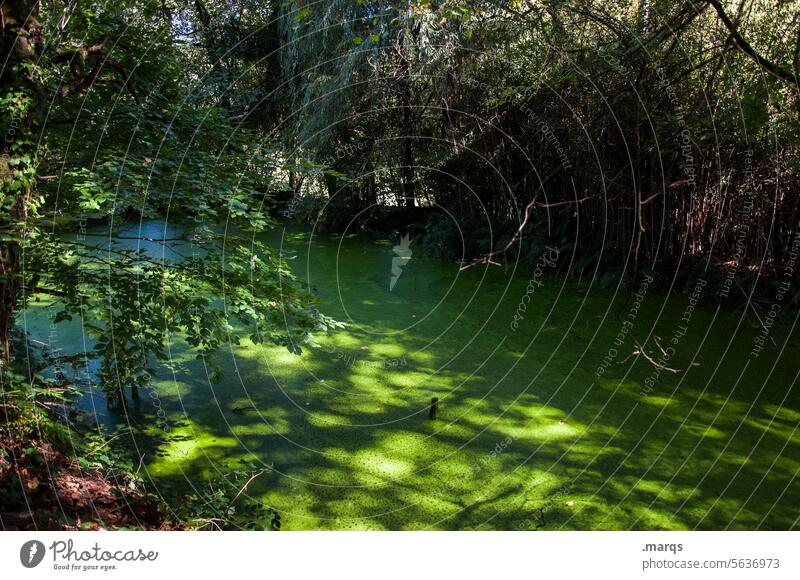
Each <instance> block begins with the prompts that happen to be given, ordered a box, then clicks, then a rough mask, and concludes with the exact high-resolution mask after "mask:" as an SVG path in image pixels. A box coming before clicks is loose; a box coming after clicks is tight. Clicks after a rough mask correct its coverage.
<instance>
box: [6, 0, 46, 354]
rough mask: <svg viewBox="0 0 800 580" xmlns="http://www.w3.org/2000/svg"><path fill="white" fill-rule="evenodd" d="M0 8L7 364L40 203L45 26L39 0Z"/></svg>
mask: <svg viewBox="0 0 800 580" xmlns="http://www.w3.org/2000/svg"><path fill="white" fill-rule="evenodd" d="M0 12H2V22H3V31H2V35H3V36H2V42H0V45H1V46H2V53H3V54H4V55H7V59H8V60H7V61H6V64H5V66H3V67H2V72H0V87H2V88H0V98H2V100H3V101H4V102H5V103H7V106H4V107H3V111H2V126H3V130H4V132H5V142H4V143H3V153H2V158H1V159H0V180H1V183H2V193H1V194H0V229H2V231H3V232H4V234H5V236H4V237H5V239H4V240H3V241H1V242H0V364H2V365H6V364H8V363H9V362H10V360H11V340H10V335H11V329H12V328H13V326H14V313H15V311H16V308H17V305H18V302H19V299H20V290H21V288H22V280H21V276H22V260H23V256H24V253H23V250H24V247H23V244H24V242H25V237H26V220H27V219H28V218H29V217H34V216H32V215H31V214H32V213H33V212H34V210H35V207H36V205H37V202H35V201H34V196H33V190H34V187H35V176H36V166H37V147H36V144H37V141H38V137H39V123H38V120H37V114H38V112H39V109H40V105H41V102H42V94H43V89H42V87H41V86H40V81H39V80H38V75H37V74H36V70H37V68H38V67H37V64H38V61H39V55H40V53H41V49H42V36H41V30H42V29H41V26H40V25H39V22H38V20H37V16H38V14H39V2H38V0H17V1H15V2H3V3H2V4H0Z"/></svg>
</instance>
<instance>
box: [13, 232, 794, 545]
mask: <svg viewBox="0 0 800 580" xmlns="http://www.w3.org/2000/svg"><path fill="white" fill-rule="evenodd" d="M129 231H130V232H132V233H133V235H141V236H146V237H153V238H160V237H173V236H174V234H175V233H176V232H179V231H180V230H179V228H176V227H174V226H166V227H165V225H164V223H163V222H157V221H154V222H147V223H144V224H142V226H141V227H140V226H139V224H136V225H133V226H130V228H129ZM119 233H124V230H123V231H121V232H119ZM165 234H166V235H165ZM263 238H264V241H266V242H267V243H269V244H270V245H271V246H273V247H274V248H280V249H281V251H282V253H283V254H284V255H285V256H287V257H288V258H290V262H289V263H290V265H291V267H292V269H293V271H294V272H295V273H296V274H297V276H299V277H300V278H302V279H304V280H307V281H308V283H309V284H310V285H311V286H312V288H313V289H314V291H315V292H316V293H317V294H318V295H319V296H320V298H321V299H322V300H323V304H322V306H321V309H322V310H323V311H324V312H325V313H326V314H328V315H330V316H332V317H334V318H335V319H337V320H340V321H343V322H345V323H347V325H348V326H347V328H345V329H344V330H342V331H335V332H332V333H330V334H328V335H325V336H320V337H319V346H318V347H315V348H306V349H304V352H303V354H302V355H300V356H296V355H293V354H291V353H289V352H288V351H287V350H286V349H284V348H282V347H278V346H272V345H254V344H252V343H250V342H249V341H248V340H246V339H244V338H243V339H242V341H241V345H239V346H232V345H229V346H226V347H225V348H223V350H222V352H221V353H220V359H221V360H222V362H223V366H224V370H225V374H224V377H223V379H222V380H221V381H219V382H216V383H215V382H212V381H210V380H209V378H208V373H207V369H206V368H205V366H204V365H203V363H202V361H198V360H195V358H194V355H193V353H192V352H191V351H190V350H188V349H187V348H186V347H185V346H184V345H183V344H182V343H181V342H180V341H178V340H176V341H175V342H174V344H172V345H170V355H171V357H172V358H173V365H172V368H167V367H166V366H164V367H162V368H161V369H160V372H159V373H158V375H157V376H156V379H155V381H154V385H153V390H152V392H151V393H147V394H145V395H144V396H143V397H142V399H141V400H140V401H138V403H136V404H131V405H130V408H129V414H128V415H127V416H124V417H123V416H120V415H118V414H115V413H113V412H111V411H109V410H108V409H107V408H106V405H105V402H104V400H103V397H102V394H101V391H99V390H96V391H94V392H88V391H87V392H86V394H85V395H84V397H83V398H82V400H81V405H82V407H83V408H84V409H86V410H87V411H89V413H90V414H91V415H92V416H93V417H94V420H95V421H97V422H98V423H100V424H103V425H105V426H106V427H107V428H109V429H115V428H119V427H120V426H121V425H125V424H128V423H129V424H131V425H132V426H133V428H134V429H133V433H135V436H134V443H135V445H136V447H137V449H138V451H139V453H141V454H142V455H143V459H142V469H143V470H144V471H145V472H146V474H147V476H148V477H150V478H152V479H153V481H154V482H155V483H156V484H157V485H158V486H159V487H160V488H161V489H165V490H168V489H178V490H180V489H190V488H191V487H194V488H201V487H203V486H204V485H206V482H207V481H208V479H209V478H211V477H226V476H228V475H229V474H230V473H231V472H232V471H234V470H237V469H242V466H245V465H247V466H253V468H254V469H258V470H259V471H260V470H262V469H264V470H265V471H264V473H263V474H262V475H260V476H259V477H257V478H256V479H255V480H254V481H253V482H252V483H251V484H250V486H249V487H248V489H247V493H248V494H249V495H251V496H255V497H258V498H260V499H263V501H264V502H265V503H267V504H268V505H270V506H273V507H274V508H276V509H277V510H278V511H279V512H280V514H281V516H282V521H283V528H284V529H295V530H300V529H337V530H353V529H370V530H383V529H400V530H410V529H459V530H463V529H546V530H559V529H598V528H600V529H629V528H635V529H692V528H698V529H722V528H726V527H730V528H731V529H788V528H790V527H791V526H792V525H793V524H795V522H796V518H797V517H798V513H797V507H796V506H797V505H800V491H799V490H798V485H797V483H796V479H795V478H796V476H797V472H798V468H799V467H800V449H798V443H799V442H798V435H797V427H798V424H800V413H798V397H797V394H796V393H797V385H796V381H797V375H798V369H800V366H798V364H797V360H800V347H799V346H798V338H797V336H796V334H792V333H791V332H790V331H791V329H792V328H793V327H790V326H789V325H788V324H781V325H777V326H775V327H774V328H773V329H772V331H771V334H770V337H771V338H770V341H768V344H767V346H766V347H765V349H764V350H763V351H762V352H761V353H760V355H759V356H757V357H755V356H752V349H753V338H754V336H755V335H756V334H757V333H758V330H757V329H754V328H753V327H752V321H751V319H750V318H748V317H744V316H743V311H742V310H741V309H739V310H734V309H732V308H727V309H726V308H723V309H718V308H715V307H711V306H703V305H702V301H698V300H695V299H694V298H693V297H692V293H693V291H694V290H696V292H695V294H696V298H708V297H706V296H703V293H704V291H705V290H704V288H703V287H702V286H701V287H699V288H694V289H690V292H689V294H688V295H673V296H671V297H665V296H662V295H657V294H656V293H655V292H654V291H653V290H652V289H651V288H649V287H647V286H646V285H645V286H644V287H642V288H639V289H638V294H634V295H633V296H629V295H628V294H627V293H624V292H615V291H614V290H613V289H611V290H604V289H600V288H598V287H597V284H592V283H591V281H590V280H587V279H583V280H581V281H579V280H576V279H575V278H569V279H566V278H565V277H564V276H561V275H559V274H558V273H557V272H556V271H555V270H554V268H552V267H551V264H550V262H549V259H548V256H547V255H546V254H543V260H542V261H541V262H540V267H539V268H538V269H537V270H536V271H535V272H533V273H532V272H530V271H527V270H523V269H522V268H519V269H517V270H516V271H515V270H514V268H513V267H494V266H493V267H490V268H485V267H475V268H471V269H468V270H464V271H461V270H460V268H459V265H458V264H455V263H445V262H436V261H432V260H428V259H426V258H424V257H423V256H421V255H420V254H421V252H420V251H419V250H418V249H417V248H416V247H415V245H414V240H411V241H410V245H409V244H404V243H402V242H401V240H400V238H399V237H398V238H397V239H391V240H373V239H367V238H361V237H358V236H355V235H345V236H338V235H321V234H318V233H314V232H309V231H301V230H299V229H293V228H284V227H279V228H276V229H275V230H273V231H271V232H270V233H268V234H266V235H264V236H263ZM130 243H131V244H134V243H136V242H130ZM143 247H145V248H146V249H147V251H148V252H149V253H151V254H152V255H157V256H159V257H160V256H162V254H163V252H165V251H166V252H168V253H169V255H168V257H174V256H177V255H178V254H172V253H171V252H173V250H174V248H173V249H167V250H165V248H163V247H162V245H161V244H158V243H143ZM710 298H712V300H711V303H712V304H713V303H714V301H715V299H714V297H710ZM56 308H57V305H54V304H52V303H50V302H47V301H46V300H44V299H43V300H42V301H40V302H37V303H33V304H32V305H31V306H30V307H29V309H28V311H27V312H25V313H24V315H23V316H22V318H21V320H20V322H21V323H22V324H24V325H25V326H26V327H27V329H28V330H29V332H30V333H31V335H32V337H33V338H34V339H37V340H40V341H42V342H45V343H48V344H51V346H53V347H54V348H57V349H61V350H64V351H66V352H80V351H81V350H83V349H90V348H91V346H92V344H91V340H90V339H89V338H88V337H87V336H86V335H85V334H84V333H83V329H82V327H81V325H80V323H79V322H77V321H73V322H67V323H61V324H59V325H58V326H57V327H55V328H54V329H53V330H52V332H51V329H50V318H49V316H50V315H51V314H52V313H53V312H54V311H55V309H56ZM653 336H655V337H656V338H655V339H653ZM648 338H649V340H648V342H647V343H646V344H647V348H646V353H648V354H647V356H643V355H638V356H637V355H636V354H635V353H636V352H637V348H639V347H638V346H637V343H638V344H641V343H643V342H644V341H645V340H647V339H648ZM660 349H661V350H663V351H664V352H669V353H670V356H669V358H668V363H666V362H664V361H665V360H667V359H664V358H660V353H659V350H660ZM659 361H661V363H663V364H661V363H660V362H659ZM662 367H669V368H672V369H678V370H679V372H672V371H671V370H669V368H662ZM90 370H91V369H90ZM434 397H436V398H438V399H439V403H438V418H437V420H436V421H431V420H429V418H428V412H429V406H430V403H431V399H432V398H434ZM157 407H160V408H162V409H163V410H164V413H165V421H166V422H167V424H168V425H169V433H167V434H165V433H164V431H163V430H162V429H161V428H160V426H159V421H158V418H157V416H156V409H157Z"/></svg>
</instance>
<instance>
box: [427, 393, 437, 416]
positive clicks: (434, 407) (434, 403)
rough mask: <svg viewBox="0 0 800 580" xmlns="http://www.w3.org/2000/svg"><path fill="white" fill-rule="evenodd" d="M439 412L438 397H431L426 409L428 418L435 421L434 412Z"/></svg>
mask: <svg viewBox="0 0 800 580" xmlns="http://www.w3.org/2000/svg"><path fill="white" fill-rule="evenodd" d="M438 412H439V398H438V397H434V398H432V399H431V408H430V409H429V410H428V419H430V420H431V421H436V414H437V413H438Z"/></svg>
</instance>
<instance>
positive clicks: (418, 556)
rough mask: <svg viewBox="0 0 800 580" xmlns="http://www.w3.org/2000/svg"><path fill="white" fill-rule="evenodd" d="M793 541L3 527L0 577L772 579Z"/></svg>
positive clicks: (785, 565)
mask: <svg viewBox="0 0 800 580" xmlns="http://www.w3.org/2000/svg"><path fill="white" fill-rule="evenodd" d="M31 540H37V541H39V542H41V544H42V545H43V546H44V557H43V558H41V561H40V562H39V563H38V564H37V565H36V566H35V567H31V568H27V567H25V566H24V565H23V562H22V560H23V559H27V558H33V559H34V561H35V559H36V556H37V555H38V550H39V548H38V545H37V548H35V549H33V551H34V552H36V553H35V554H34V555H33V556H31V554H30V551H31V548H30V543H29V542H30V541H31ZM70 541H71V542H72V544H71V545H70ZM26 542H28V544H26ZM23 545H25V549H24V550H23ZM70 546H71V547H70ZM799 548H800V534H798V533H797V532H469V533H468V532H272V533H270V532H77V533H62V532H0V578H3V579H5V578H13V579H16V578H51V577H52V578H66V577H70V578H77V577H80V578H85V577H95V578H114V579H125V578H131V579H136V580H141V579H142V578H143V577H147V578H170V577H173V578H176V577H190V575H195V574H197V575H198V578H201V579H202V578H208V577H225V578H229V579H231V580H236V579H239V578H251V577H255V576H254V575H257V577H259V578H314V577H324V578H325V579H326V580H329V579H339V578H342V579H345V578H346V579H348V580H352V579H361V578H364V579H370V580H381V579H388V580H393V579H398V580H400V579H402V580H416V579H420V580H428V579H430V578H442V579H448V580H449V579H451V578H458V579H459V580H460V579H472V578H476V579H478V578H480V579H481V580H486V579H493V578H499V579H506V578H525V579H528V578H529V579H536V578H565V579H572V578H580V577H586V578H588V577H592V578H594V577H598V576H599V577H600V578H614V579H619V578H648V577H652V578H692V577H696V578H726V579H731V578H732V579H736V578H768V579H773V578H774V579H776V580H777V579H779V578H793V579H797V578H800V565H799V564H800V549H799ZM126 558H127V559H128V560H126ZM130 558H137V559H135V560H134V561H130V560H129V559H130ZM139 558H143V560H142V559H139ZM28 563H29V564H30V562H28ZM171 575H175V576H171ZM177 575H180V576H177Z"/></svg>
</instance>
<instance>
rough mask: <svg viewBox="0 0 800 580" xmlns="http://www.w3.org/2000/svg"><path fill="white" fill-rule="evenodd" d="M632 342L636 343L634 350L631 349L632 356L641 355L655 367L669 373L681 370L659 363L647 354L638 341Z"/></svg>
mask: <svg viewBox="0 0 800 580" xmlns="http://www.w3.org/2000/svg"><path fill="white" fill-rule="evenodd" d="M633 344H635V345H636V350H634V351H633V354H632V356H639V355H642V356H643V357H644V358H645V359H647V361H648V362H649V363H650V364H652V365H653V366H654V367H656V368H657V369H661V370H663V371H667V372H670V373H679V372H681V369H673V368H671V367H668V366H664V365H662V364H661V363H659V362H658V361H656V360H655V359H654V358H653V357H651V356H650V355H649V354H647V352H646V351H645V350H644V347H643V346H642V345H641V344H639V343H638V342H635V341H634V343H633Z"/></svg>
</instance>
